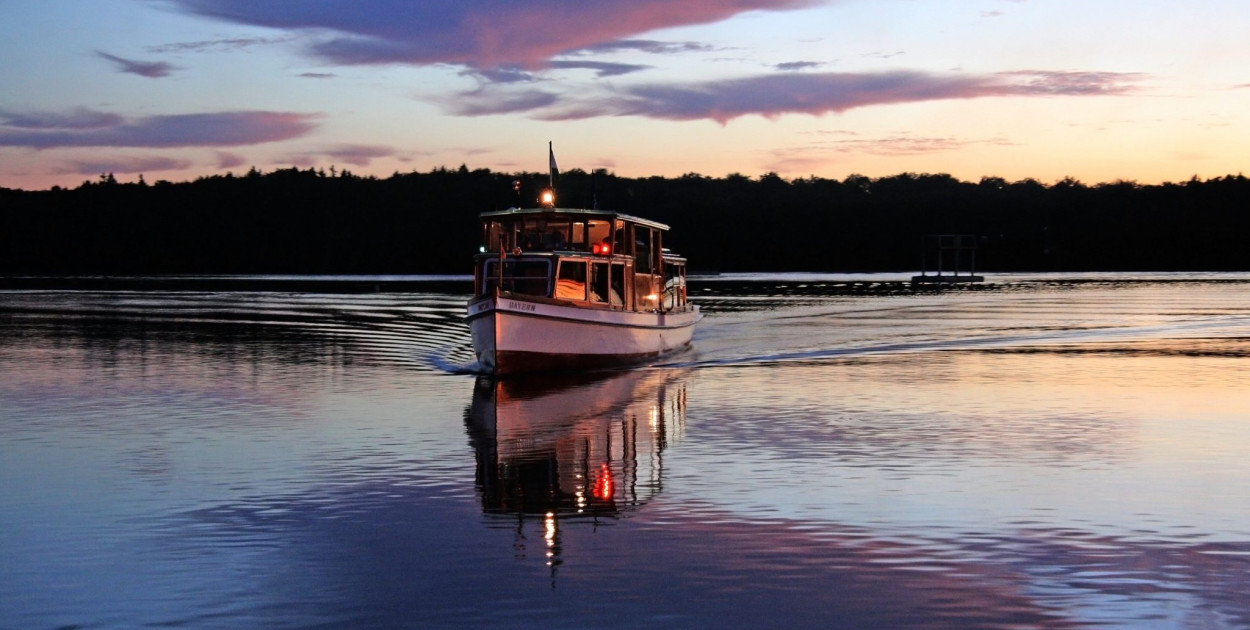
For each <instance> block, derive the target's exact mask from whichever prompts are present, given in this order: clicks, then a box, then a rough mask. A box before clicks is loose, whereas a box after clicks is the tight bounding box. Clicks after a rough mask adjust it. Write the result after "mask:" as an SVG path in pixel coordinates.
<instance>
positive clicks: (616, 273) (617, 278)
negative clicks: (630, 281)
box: [609, 264, 626, 306]
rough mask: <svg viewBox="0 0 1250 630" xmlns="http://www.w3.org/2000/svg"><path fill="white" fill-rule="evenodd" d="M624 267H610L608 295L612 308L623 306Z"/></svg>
mask: <svg viewBox="0 0 1250 630" xmlns="http://www.w3.org/2000/svg"><path fill="white" fill-rule="evenodd" d="M625 297H626V295H625V265H619V264H617V265H612V292H611V293H610V294H609V299H610V300H611V302H610V304H612V306H624V305H625V300H624V298H625Z"/></svg>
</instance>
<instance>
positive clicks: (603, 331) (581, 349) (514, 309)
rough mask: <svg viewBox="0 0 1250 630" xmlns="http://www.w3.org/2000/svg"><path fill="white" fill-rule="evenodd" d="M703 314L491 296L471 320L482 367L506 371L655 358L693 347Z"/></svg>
mask: <svg viewBox="0 0 1250 630" xmlns="http://www.w3.org/2000/svg"><path fill="white" fill-rule="evenodd" d="M701 318H702V315H701V314H700V313H699V309H698V307H697V306H692V307H690V308H689V309H688V310H682V311H671V312H668V313H658V312H633V311H622V310H612V309H600V308H586V307H581V306H572V305H565V304H558V303H550V302H548V301H534V300H528V299H524V298H518V297H508V296H499V297H496V296H485V297H481V298H478V299H476V300H474V301H473V302H470V303H469V308H468V316H467V317H466V321H467V322H468V324H469V330H470V332H471V333H472V335H473V349H474V351H475V352H476V353H477V360H478V365H479V366H480V367H481V369H482V371H484V372H489V373H492V374H499V375H503V374H515V373H520V372H541V371H554V370H574V369H593V368H602V367H610V366H614V365H626V364H633V363H643V362H646V361H650V360H654V359H656V358H658V357H660V356H663V355H665V354H668V353H670V352H674V351H676V350H681V349H683V348H685V347H687V346H689V345H690V340H691V337H692V336H693V335H694V327H695V324H696V323H697V322H698V321H699V320H700V319H701Z"/></svg>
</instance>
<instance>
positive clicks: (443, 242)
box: [0, 166, 1250, 274]
mask: <svg viewBox="0 0 1250 630" xmlns="http://www.w3.org/2000/svg"><path fill="white" fill-rule="evenodd" d="M514 180H519V181H520V182H521V187H520V190H521V192H520V194H517V193H514V192H513V182H514ZM546 180H547V174H546V173H523V174H515V173H496V172H492V171H489V170H485V169H479V170H469V169H468V168H466V167H464V166H462V167H460V168H459V169H446V168H438V169H434V170H433V171H431V172H428V173H416V172H414V173H408V174H399V173H397V174H395V175H393V176H391V177H389V178H386V179H379V178H375V177H359V176H356V175H353V174H351V173H350V172H346V171H343V172H335V171H334V170H333V169H331V174H329V175H327V174H326V173H325V172H324V171H321V170H313V169H308V170H299V169H294V168H292V169H283V170H277V171H274V172H271V173H260V172H258V171H257V170H255V169H253V170H252V171H250V172H249V173H247V174H246V175H242V176H237V175H232V174H226V175H215V176H211V177H203V178H200V179H197V180H195V181H193V182H184V183H169V182H164V181H162V182H157V183H155V184H151V185H149V184H146V183H144V182H143V181H142V178H140V181H139V182H138V183H118V182H117V181H116V180H115V179H114V178H113V176H112V175H111V174H106V175H102V176H101V177H100V179H99V181H96V182H84V183H83V185H81V186H79V187H78V188H74V189H62V188H53V189H51V190H44V191H24V190H10V189H3V188H0V273H6V274H165V273H342V274H355V273H385V274H414V273H468V272H469V269H470V267H471V262H470V259H471V256H472V255H473V253H474V252H476V251H477V247H478V245H479V232H478V226H477V215H478V213H479V212H482V211H485V210H492V209H500V208H507V207H509V206H513V205H522V206H533V205H535V204H534V200H535V199H536V197H537V194H538V191H539V190H540V188H541V187H542V186H544V185H545V184H546ZM557 188H558V192H559V199H558V205H561V206H566V207H571V206H581V207H589V206H593V205H597V206H598V207H601V208H604V209H612V210H619V211H622V212H626V213H630V214H636V215H639V216H643V217H647V218H651V219H655V220H657V221H662V222H665V223H668V224H670V225H671V226H672V227H673V231H672V232H671V233H670V234H669V235H668V236H667V238H666V241H665V245H666V246H668V247H671V248H672V249H673V250H674V251H676V252H678V253H681V254H684V255H686V256H688V257H689V258H690V260H691V266H692V270H693V271H695V272H709V271H830V272H849V271H887V270H914V269H918V268H919V267H920V265H921V256H922V253H923V251H922V249H923V243H924V237H925V235H929V234H937V233H963V234H973V235H976V236H977V237H978V247H979V252H978V266H979V268H981V269H986V270H989V271H1090V270H1107V271H1145V270H1176V271H1184V270H1250V247H1248V246H1247V243H1246V239H1247V237H1248V236H1250V181H1248V180H1247V179H1246V178H1245V177H1244V176H1242V175H1236V176H1227V177H1220V178H1215V179H1209V180H1205V181H1204V180H1199V179H1197V178H1194V179H1191V180H1190V181H1187V182H1183V183H1166V184H1161V185H1140V184H1137V183H1134V182H1123V181H1121V182H1114V183H1107V184H1097V185H1086V184H1083V183H1081V182H1078V181H1075V180H1072V179H1065V180H1062V181H1059V182H1057V183H1055V184H1051V185H1045V184H1042V183H1039V182H1037V181H1035V180H1031V179H1028V180H1022V181H1017V182H1008V181H1005V180H1003V179H1001V178H992V177H987V178H983V179H982V180H981V181H980V182H976V183H972V182H963V181H959V180H957V179H955V178H953V177H951V176H949V175H927V174H924V175H917V174H911V173H907V174H902V175H896V176H893V177H883V178H877V179H872V178H868V177H864V176H857V175H853V176H850V177H847V178H846V179H845V180H842V181H838V180H836V179H823V178H815V177H812V178H801V179H794V180H787V179H783V178H781V177H779V176H777V175H776V174H773V173H769V174H765V175H763V176H760V177H758V178H751V177H746V176H743V175H739V174H732V175H728V176H726V177H721V178H713V177H705V176H702V175H697V174H688V175H684V176H681V177H676V178H664V177H648V178H627V177H618V176H616V175H614V174H612V173H609V172H607V171H605V170H598V171H595V172H593V173H587V172H585V171H581V170H573V171H569V172H566V173H562V174H561V175H560V176H559V177H558V179H557Z"/></svg>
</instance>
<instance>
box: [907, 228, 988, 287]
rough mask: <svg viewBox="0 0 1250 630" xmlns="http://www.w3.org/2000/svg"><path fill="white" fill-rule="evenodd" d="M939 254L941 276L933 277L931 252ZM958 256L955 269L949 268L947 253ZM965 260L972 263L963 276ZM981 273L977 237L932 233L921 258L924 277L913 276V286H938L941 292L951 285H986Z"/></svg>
mask: <svg viewBox="0 0 1250 630" xmlns="http://www.w3.org/2000/svg"><path fill="white" fill-rule="evenodd" d="M930 251H934V252H935V253H936V254H937V273H936V274H935V275H929V252H930ZM948 252H949V253H954V255H955V266H954V268H953V269H951V270H949V271H950V272H951V273H950V274H947V273H946V272H947V271H948V270H947V269H946V268H945V263H946V255H947V253H948ZM964 260H967V261H968V270H967V272H965V273H964V274H963V275H960V271H961V270H962V267H963V263H964ZM976 274H977V237H976V236H975V235H973V234H930V235H929V236H926V237H925V248H924V251H923V253H922V255H921V257H920V275H918V276H912V277H911V286H912V288H916V287H917V286H929V285H932V286H936V287H938V288H939V289H940V288H942V287H943V286H946V285H950V284H964V283H972V282H984V281H985V278H984V277H983V276H978V275H976Z"/></svg>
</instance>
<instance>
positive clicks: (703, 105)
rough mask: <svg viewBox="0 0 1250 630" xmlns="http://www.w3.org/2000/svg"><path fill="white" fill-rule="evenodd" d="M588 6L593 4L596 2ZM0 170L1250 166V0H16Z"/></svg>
mask: <svg viewBox="0 0 1250 630" xmlns="http://www.w3.org/2000/svg"><path fill="white" fill-rule="evenodd" d="M570 7H574V8H570ZM0 16H2V17H3V18H4V19H3V20H0V59H2V60H3V70H0V186H5V187H11V188H28V189H37V188H46V187H49V186H52V185H62V186H74V185H77V184H78V183H80V182H82V181H83V180H84V179H95V178H96V177H98V175H99V174H100V173H103V172H112V173H115V174H116V175H117V178H118V179H119V180H121V181H133V180H135V179H137V178H138V176H139V175H140V174H143V175H144V178H145V179H146V180H147V181H149V182H151V181H156V180H158V179H168V180H171V181H181V180H186V179H193V178H195V177H197V176H201V175H209V174H213V173H222V172H226V171H234V172H239V173H241V172H244V171H246V170H248V169H249V168H251V167H252V166H255V167H257V168H259V169H261V170H265V171H268V170H272V169H275V168H284V167H290V166H298V167H301V168H307V167H319V168H326V169H328V168H329V167H331V166H335V167H336V168H338V169H344V168H346V169H350V170H352V171H353V172H355V173H358V174H373V175H378V176H380V177H385V176H388V175H390V174H391V173H393V172H396V171H398V172H407V171H412V170H418V171H425V170H429V169H431V168H434V167H438V166H449V167H457V166H459V165H460V164H466V165H468V166H469V167H470V168H479V167H485V168H491V169H495V170H504V171H517V170H529V171H541V170H543V169H544V167H545V165H546V164H545V158H546V155H545V150H546V143H547V141H553V142H554V143H555V147H556V155H557V157H558V160H559V163H560V165H561V167H563V168H574V167H577V168H583V169H587V170H589V169H594V168H607V169H609V170H612V171H614V172H616V173H618V174H620V175H625V176H649V175H666V176H673V175H680V174H683V173H690V172H696V173H701V174H704V175H709V176H723V175H725V174H728V173H742V174H746V175H751V176H756V175H759V174H762V173H766V172H777V173H779V174H781V175H782V176H785V177H805V176H808V175H816V176H821V177H833V178H844V177H846V176H847V175H850V174H864V175H868V176H870V177H879V176H889V175H893V174H897V173H901V172H922V173H950V174H952V175H955V176H956V177H959V178H961V179H967V180H973V181H975V180H977V179H979V178H981V177H983V176H997V177H1005V178H1007V179H1009V180H1017V179H1023V178H1026V177H1032V178H1036V179H1039V180H1041V181H1043V182H1052V181H1056V180H1058V179H1061V178H1063V177H1075V178H1077V179H1080V180H1082V181H1086V182H1088V183H1096V182H1100V181H1114V180H1118V179H1127V180H1135V181H1139V182H1142V183H1156V182H1160V181H1181V180H1185V179H1188V178H1189V177H1191V176H1193V175H1197V176H1199V177H1214V176H1219V175H1225V174H1230V173H1231V174H1236V173H1240V172H1243V171H1244V170H1245V167H1246V155H1248V154H1250V151H1247V150H1246V148H1245V147H1247V146H1250V119H1248V117H1247V114H1246V112H1250V67H1248V66H1247V64H1246V63H1245V62H1246V60H1247V59H1250V41H1248V40H1250V38H1247V37H1246V36H1245V33H1247V32H1250V3H1245V2H1234V1H1231V0H1228V1H1211V2H1196V3H1186V4H1183V5H1182V4H1178V3H1174V2H1161V1H1140V2H1132V3H1129V2H1108V1H1093V2H1089V1H1085V2H1077V1H1074V0H1049V1H1043V0H964V1H961V2H954V1H953V0H947V1H941V0H933V1H924V0H874V1H869V0H787V1H768V0H728V1H720V2H712V1H710V0H639V1H635V2H619V1H609V0H583V1H582V2H578V3H567V2H558V1H555V0H530V1H523V0H522V1H517V0H513V1H507V2H505V1H503V0H478V1H474V2H462V1H457V0H428V1H422V2H408V1H400V0H383V1H374V2H354V1H351V0H303V1H294V0H286V1H284V0H267V1H263V2H262V1H255V0H79V1H73V2H71V1H68V0H66V1H52V2H48V1H21V0H0Z"/></svg>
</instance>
